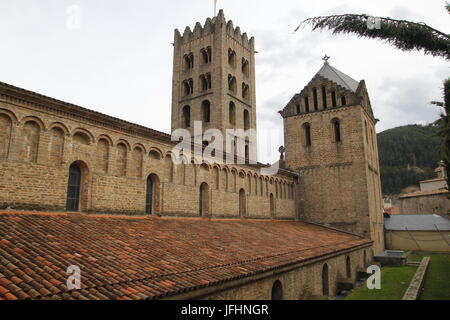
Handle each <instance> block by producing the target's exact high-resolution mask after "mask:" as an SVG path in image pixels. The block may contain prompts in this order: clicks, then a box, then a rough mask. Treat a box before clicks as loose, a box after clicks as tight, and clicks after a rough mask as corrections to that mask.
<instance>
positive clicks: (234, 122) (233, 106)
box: [228, 102, 236, 126]
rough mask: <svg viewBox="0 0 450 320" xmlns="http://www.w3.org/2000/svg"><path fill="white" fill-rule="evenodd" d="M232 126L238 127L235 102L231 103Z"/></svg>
mask: <svg viewBox="0 0 450 320" xmlns="http://www.w3.org/2000/svg"><path fill="white" fill-rule="evenodd" d="M228 114H229V116H228V118H229V120H230V124H231V125H233V126H235V125H236V105H235V104H234V102H230V107H229V112H228Z"/></svg>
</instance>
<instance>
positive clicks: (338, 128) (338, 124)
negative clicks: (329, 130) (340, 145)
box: [332, 119, 342, 142]
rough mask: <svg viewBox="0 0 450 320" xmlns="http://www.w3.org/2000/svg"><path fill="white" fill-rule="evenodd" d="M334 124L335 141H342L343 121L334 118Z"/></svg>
mask: <svg viewBox="0 0 450 320" xmlns="http://www.w3.org/2000/svg"><path fill="white" fill-rule="evenodd" d="M332 124H333V129H334V141H335V142H341V141H342V139H341V122H340V120H339V119H333V121H332Z"/></svg>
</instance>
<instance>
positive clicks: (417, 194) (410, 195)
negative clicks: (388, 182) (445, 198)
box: [399, 189, 449, 199]
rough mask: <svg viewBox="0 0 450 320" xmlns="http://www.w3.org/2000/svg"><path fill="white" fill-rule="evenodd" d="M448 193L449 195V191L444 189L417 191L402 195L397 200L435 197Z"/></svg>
mask: <svg viewBox="0 0 450 320" xmlns="http://www.w3.org/2000/svg"><path fill="white" fill-rule="evenodd" d="M448 193H449V191H448V190H446V189H439V190H431V191H417V192H412V193H407V194H404V195H402V196H401V197H400V198H399V199H406V198H415V197H427V196H436V195H441V194H448Z"/></svg>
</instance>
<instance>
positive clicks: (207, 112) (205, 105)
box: [202, 100, 211, 123]
mask: <svg viewBox="0 0 450 320" xmlns="http://www.w3.org/2000/svg"><path fill="white" fill-rule="evenodd" d="M202 116H203V122H205V123H209V122H210V121H211V103H210V102H209V101H208V100H205V101H203V102H202Z"/></svg>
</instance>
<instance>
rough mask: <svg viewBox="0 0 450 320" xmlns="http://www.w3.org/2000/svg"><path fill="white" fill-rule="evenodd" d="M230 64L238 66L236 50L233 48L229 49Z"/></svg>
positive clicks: (234, 66)
mask: <svg viewBox="0 0 450 320" xmlns="http://www.w3.org/2000/svg"><path fill="white" fill-rule="evenodd" d="M228 64H229V65H230V66H232V67H233V68H236V51H234V50H233V49H228Z"/></svg>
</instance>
